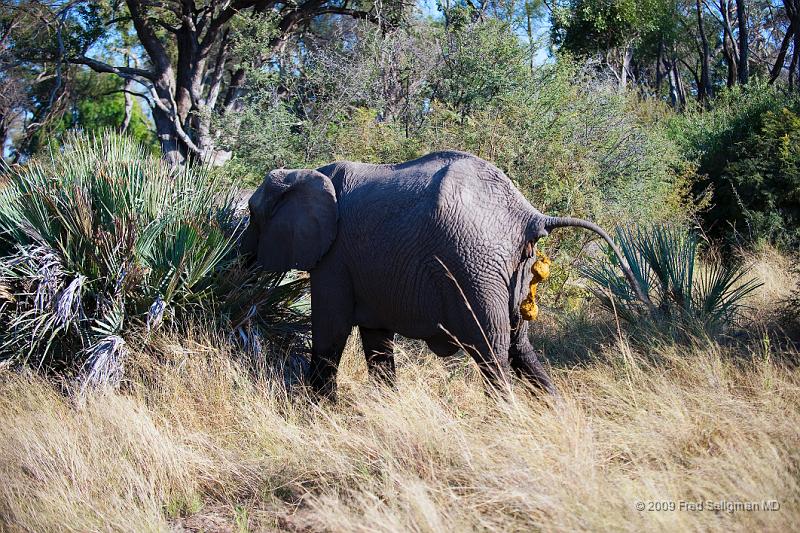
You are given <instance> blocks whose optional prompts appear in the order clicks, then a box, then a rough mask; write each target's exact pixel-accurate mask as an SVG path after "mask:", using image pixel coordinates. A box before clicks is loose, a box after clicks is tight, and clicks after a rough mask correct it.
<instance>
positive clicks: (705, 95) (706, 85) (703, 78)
mask: <svg viewBox="0 0 800 533" xmlns="http://www.w3.org/2000/svg"><path fill="white" fill-rule="evenodd" d="M695 4H696V6H697V30H698V32H699V33H700V85H699V86H698V87H697V98H698V100H700V101H701V102H703V103H704V104H706V105H707V104H708V101H709V99H710V98H711V97H712V96H714V94H713V89H712V87H711V76H710V75H709V70H710V66H709V58H708V56H709V53H708V39H707V38H706V29H705V25H704V24H703V7H702V4H701V2H700V0H695Z"/></svg>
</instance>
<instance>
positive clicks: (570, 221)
mask: <svg viewBox="0 0 800 533" xmlns="http://www.w3.org/2000/svg"><path fill="white" fill-rule="evenodd" d="M543 216H544V215H543ZM568 226H574V227H577V228H584V229H588V230H591V231H593V232H595V233H597V234H598V235H600V236H601V237H602V238H603V240H605V241H606V242H607V243H608V245H609V246H610V247H611V249H612V250H613V251H614V255H616V256H617V260H618V261H619V266H620V268H621V269H622V272H623V274H625V278H626V279H627V280H628V283H630V285H631V288H633V292H634V293H636V297H637V298H639V300H641V301H642V302H644V303H645V304H646V305H647V306H648V307H650V309H654V306H653V302H651V301H650V298H649V297H648V296H647V293H645V292H644V291H643V290H642V287H641V285H640V284H639V281H638V280H637V279H636V277H635V276H634V275H633V272H632V271H631V269H630V267H629V266H628V264H627V263H626V262H625V258H624V257H623V256H622V253H621V252H620V251H619V248H617V245H616V244H615V243H614V240H613V239H612V238H611V237H610V236H609V234H608V233H606V232H605V230H603V228H601V227H600V226H598V225H597V224H595V223H594V222H589V221H588V220H583V219H581V218H573V217H549V216H544V224H541V223H540V226H539V227H540V228H543V229H544V234H545V235H547V232H549V231H550V230H553V229H555V228H564V227H568Z"/></svg>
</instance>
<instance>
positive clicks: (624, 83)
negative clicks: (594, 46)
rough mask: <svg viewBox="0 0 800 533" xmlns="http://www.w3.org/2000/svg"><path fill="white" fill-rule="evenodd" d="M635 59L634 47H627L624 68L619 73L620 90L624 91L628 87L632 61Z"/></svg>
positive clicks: (624, 54)
mask: <svg viewBox="0 0 800 533" xmlns="http://www.w3.org/2000/svg"><path fill="white" fill-rule="evenodd" d="M632 58H633V47H632V46H626V47H625V51H624V52H623V53H622V68H621V69H620V72H619V90H620V91H624V90H625V89H626V88H627V87H628V74H629V72H630V68H631V59H632Z"/></svg>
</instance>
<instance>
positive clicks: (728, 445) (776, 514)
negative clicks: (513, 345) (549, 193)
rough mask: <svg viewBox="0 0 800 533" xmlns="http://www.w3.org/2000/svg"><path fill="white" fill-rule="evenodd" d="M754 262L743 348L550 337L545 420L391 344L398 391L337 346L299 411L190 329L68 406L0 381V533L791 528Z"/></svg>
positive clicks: (799, 472) (793, 463) (0, 375)
mask: <svg viewBox="0 0 800 533" xmlns="http://www.w3.org/2000/svg"><path fill="white" fill-rule="evenodd" d="M754 261H755V262H756V263H757V264H758V265H761V266H760V267H759V268H761V270H762V271H759V272H758V275H759V277H760V278H761V279H763V280H765V281H767V283H766V284H765V286H764V287H762V288H761V289H760V290H759V292H758V293H756V294H754V295H753V301H752V302H751V304H752V308H753V310H754V311H753V312H754V314H753V316H752V323H753V324H754V327H755V330H756V331H755V333H752V334H751V335H749V336H747V337H746V339H750V340H749V341H748V342H750V344H749V345H742V344H738V345H737V344H734V343H732V342H729V343H728V344H725V345H720V344H718V343H716V342H713V341H697V342H696V343H695V344H694V345H691V346H687V345H676V344H671V343H661V344H658V343H651V344H650V345H648V346H647V347H646V348H642V347H637V346H641V343H629V342H627V341H626V340H625V339H624V338H613V337H611V339H610V340H608V337H607V336H605V337H604V336H603V335H601V333H600V332H602V331H603V328H599V329H597V330H594V331H595V333H594V334H593V335H594V337H592V334H588V333H587V334H586V335H584V337H585V338H583V337H579V336H577V335H576V329H575V325H574V324H569V323H567V324H562V325H561V326H560V328H561V329H560V330H559V331H560V332H561V338H560V339H558V337H559V335H558V334H557V333H554V334H553V338H554V339H556V340H557V342H551V343H550V344H549V346H551V349H553V350H562V349H563V353H561V352H559V353H551V354H549V355H550V359H551V360H562V361H564V360H567V359H569V358H565V357H559V356H560V355H565V354H567V355H569V354H570V353H573V352H574V353H584V354H585V353H586V352H587V350H589V351H591V352H593V353H594V356H593V357H591V358H589V359H588V360H586V359H584V360H583V361H582V362H581V364H580V365H578V366H569V365H568V364H563V365H562V366H559V367H556V368H553V369H552V374H553V376H554V378H555V380H556V382H557V385H558V387H559V389H560V391H562V395H563V398H562V400H561V401H560V402H557V403H555V404H553V403H550V402H548V401H546V400H542V399H541V398H539V397H537V396H535V395H533V394H530V393H529V392H527V391H525V390H524V389H523V388H522V387H518V388H517V392H516V395H515V396H514V397H513V398H511V399H510V400H509V401H498V400H497V399H494V398H491V397H489V396H487V395H486V394H484V392H483V388H482V386H481V384H480V382H479V379H478V376H477V375H476V372H475V369H474V366H473V365H472V364H471V363H469V362H467V361H465V360H464V359H452V360H445V361H443V360H439V359H436V358H434V357H432V356H430V355H428V354H427V353H426V352H424V351H423V350H421V349H420V348H419V347H417V345H415V344H410V343H409V344H404V345H402V346H401V347H400V357H399V383H398V387H397V389H396V390H386V389H379V388H377V387H376V386H375V385H374V384H372V383H370V382H369V381H368V380H367V376H366V369H365V366H364V363H363V355H362V354H361V352H360V350H359V349H357V348H355V346H356V345H357V339H351V343H350V347H349V348H348V350H347V352H346V356H345V360H344V361H343V365H342V369H341V373H340V379H339V381H340V387H341V389H340V390H341V395H340V396H341V398H340V402H339V404H337V405H335V406H332V405H322V406H316V405H314V404H312V403H310V402H308V401H307V400H306V399H304V398H303V397H302V396H301V395H296V396H293V397H287V395H286V394H285V393H284V392H283V391H282V390H281V389H280V387H277V386H275V385H274V384H272V382H270V381H269V380H264V379H260V380H259V379H254V378H253V377H252V375H251V373H250V371H249V370H248V369H247V368H246V367H244V366H243V365H241V364H239V363H237V362H236V361H237V359H239V356H238V354H236V353H231V351H230V350H231V348H230V347H229V345H228V344H227V343H226V342H225V341H224V340H220V339H218V338H215V336H214V335H212V334H209V333H206V332H204V331H203V330H201V329H199V328H198V329H195V330H193V331H190V332H189V333H184V334H182V335H177V334H173V335H164V336H162V337H160V338H158V339H156V341H155V342H154V343H152V344H151V345H150V347H149V348H148V349H147V350H146V351H144V350H141V349H137V348H136V347H135V346H133V347H132V350H133V358H132V359H131V360H130V361H128V365H127V366H128V368H127V375H128V377H129V381H127V382H126V383H124V385H123V388H122V390H121V391H119V392H114V391H109V392H96V393H93V394H92V395H90V396H89V397H88V398H86V399H85V401H80V402H79V401H77V400H75V398H76V396H75V395H72V394H69V393H66V394H65V393H64V392H63V390H62V388H61V387H58V386H56V385H53V384H51V383H48V382H47V381H45V380H44V379H42V378H40V377H37V376H34V375H31V374H25V373H19V372H16V371H11V370H8V369H0V480H2V483H0V530H9V531H37V532H39V531H56V530H58V531H109V530H114V531H135V532H141V531H164V530H177V531H185V530H189V531H248V530H249V531H262V530H270V529H291V530H302V531H317V530H326V531H327V530H329V531H365V532H366V531H370V532H372V531H402V530H412V531H467V530H499V531H530V530H547V531H553V530H559V531H560V530H598V529H599V530H636V531H639V530H648V531H650V530H664V531H674V530H741V531H751V530H773V531H790V530H793V529H795V528H796V527H797V524H798V523H800V448H798V443H799V442H800V368H798V366H797V365H798V363H800V357H799V356H798V354H797V353H795V352H792V351H785V350H784V351H782V352H781V351H778V350H783V349H782V348H776V346H778V345H779V343H775V342H770V341H768V340H766V339H768V338H769V337H768V336H767V335H763V336H761V335H759V334H758V333H757V331H758V330H759V329H761V328H764V331H766V330H767V329H766V326H767V324H768V323H769V320H768V315H769V313H768V312H767V311H766V310H767V309H773V310H774V309H775V307H776V303H775V299H776V298H779V297H780V296H781V295H782V294H784V293H785V287H786V286H792V285H794V283H795V280H794V279H791V277H790V276H787V275H785V272H787V268H786V267H787V265H786V264H784V263H781V261H783V259H782V258H780V257H778V258H777V259H776V258H774V257H772V258H770V257H768V256H765V257H764V258H762V259H758V258H756V259H754ZM582 320H585V319H582ZM552 323H553V324H555V322H552ZM581 324H584V322H581ZM585 324H587V325H588V324H589V321H586V322H585ZM554 327H555V326H554ZM578 329H580V330H584V331H591V330H590V328H588V327H587V328H584V327H580V328H578ZM605 331H606V332H607V331H608V329H605ZM606 335H607V333H606ZM603 338H606V339H607V340H605V341H603V340H602V339H603ZM752 339H757V340H752ZM570 342H572V343H583V342H586V343H588V344H589V345H590V346H591V347H590V348H586V347H581V346H575V347H570V346H569V344H570ZM603 342H605V344H603ZM559 346H560V347H561V348H558V347H559ZM598 346H600V348H598ZM584 357H585V356H584ZM770 500H775V501H777V502H778V504H779V505H780V509H779V510H775V511H765V510H761V511H746V510H735V511H733V512H730V511H729V510H722V511H714V510H709V509H708V506H709V504H708V502H717V503H716V505H719V503H718V502H728V503H725V504H723V506H724V505H733V502H759V503H762V502H764V501H770ZM637 502H645V505H646V506H649V505H650V503H649V502H665V503H664V504H665V505H667V506H670V505H672V504H673V503H671V502H674V505H675V510H674V511H671V510H666V511H650V510H645V511H639V510H637V509H636V503H637ZM681 502H704V505H705V506H706V510H688V509H681V505H682V504H681Z"/></svg>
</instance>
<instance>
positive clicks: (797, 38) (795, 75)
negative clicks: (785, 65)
mask: <svg viewBox="0 0 800 533" xmlns="http://www.w3.org/2000/svg"><path fill="white" fill-rule="evenodd" d="M789 89H798V90H800V31H796V32H795V33H794V50H793V51H792V63H791V64H790V65H789Z"/></svg>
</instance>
